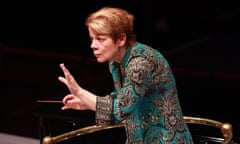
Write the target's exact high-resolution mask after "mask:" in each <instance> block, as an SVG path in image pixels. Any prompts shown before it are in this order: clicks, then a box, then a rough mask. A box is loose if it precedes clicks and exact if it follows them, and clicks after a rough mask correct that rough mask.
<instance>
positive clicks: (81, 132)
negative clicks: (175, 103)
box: [43, 116, 233, 144]
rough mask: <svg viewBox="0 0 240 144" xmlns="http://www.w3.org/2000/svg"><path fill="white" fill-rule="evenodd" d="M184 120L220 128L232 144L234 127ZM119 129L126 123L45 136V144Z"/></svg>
mask: <svg viewBox="0 0 240 144" xmlns="http://www.w3.org/2000/svg"><path fill="white" fill-rule="evenodd" d="M184 120H185V121H186V123H189V124H200V125H208V126H212V127H216V128H219V129H221V132H222V134H223V142H222V143H223V144H231V143H232V138H233V133H232V125H231V124H230V123H222V122H219V121H216V120H212V119H207V118H201V117H190V116H184ZM119 127H124V123H120V124H116V125H111V126H97V125H92V126H87V127H84V128H80V129H77V130H73V131H69V132H66V133H63V134H60V135H58V136H54V137H51V136H45V137H44V138H43V144H57V143H59V142H61V141H65V140H68V139H71V138H74V137H77V136H81V135H85V134H89V133H93V132H97V131H102V130H107V129H112V128H119Z"/></svg>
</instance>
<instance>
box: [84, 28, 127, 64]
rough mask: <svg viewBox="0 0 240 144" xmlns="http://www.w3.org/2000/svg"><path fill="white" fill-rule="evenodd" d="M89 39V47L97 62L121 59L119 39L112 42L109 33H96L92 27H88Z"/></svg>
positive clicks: (118, 60)
mask: <svg viewBox="0 0 240 144" xmlns="http://www.w3.org/2000/svg"><path fill="white" fill-rule="evenodd" d="M88 31H89V36H90V39H91V46H90V47H91V48H92V49H93V54H94V55H95V57H96V59H97V61H98V62H100V63H103V62H106V61H111V60H112V61H116V62H120V61H121V55H122V54H121V52H120V46H121V45H122V44H121V40H117V42H114V40H113V39H112V37H111V36H110V35H106V34H98V33H96V32H95V31H93V30H92V29H90V28H89V29H88Z"/></svg>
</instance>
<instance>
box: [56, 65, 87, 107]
mask: <svg viewBox="0 0 240 144" xmlns="http://www.w3.org/2000/svg"><path fill="white" fill-rule="evenodd" d="M60 68H61V69H62V71H63V73H64V77H62V76H59V77H58V80H59V81H61V82H62V83H64V84H65V85H66V86H67V87H68V89H69V91H70V93H71V94H68V95H66V96H65V97H64V98H63V104H64V106H63V107H62V110H66V109H77V110H85V109H86V105H85V104H84V103H83V102H82V100H81V91H82V88H81V87H80V86H79V84H78V83H77V82H76V80H75V78H74V77H73V76H72V74H71V73H70V72H69V70H68V69H67V68H66V67H65V65H64V64H60Z"/></svg>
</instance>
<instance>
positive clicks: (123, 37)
mask: <svg viewBox="0 0 240 144" xmlns="http://www.w3.org/2000/svg"><path fill="white" fill-rule="evenodd" d="M126 40H127V35H126V34H125V33H121V35H120V36H119V38H118V41H117V43H118V45H119V46H120V47H122V46H124V45H125V44H126Z"/></svg>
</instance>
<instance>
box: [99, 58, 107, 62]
mask: <svg viewBox="0 0 240 144" xmlns="http://www.w3.org/2000/svg"><path fill="white" fill-rule="evenodd" d="M97 62H98V63H105V62H107V60H106V59H101V58H97Z"/></svg>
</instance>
